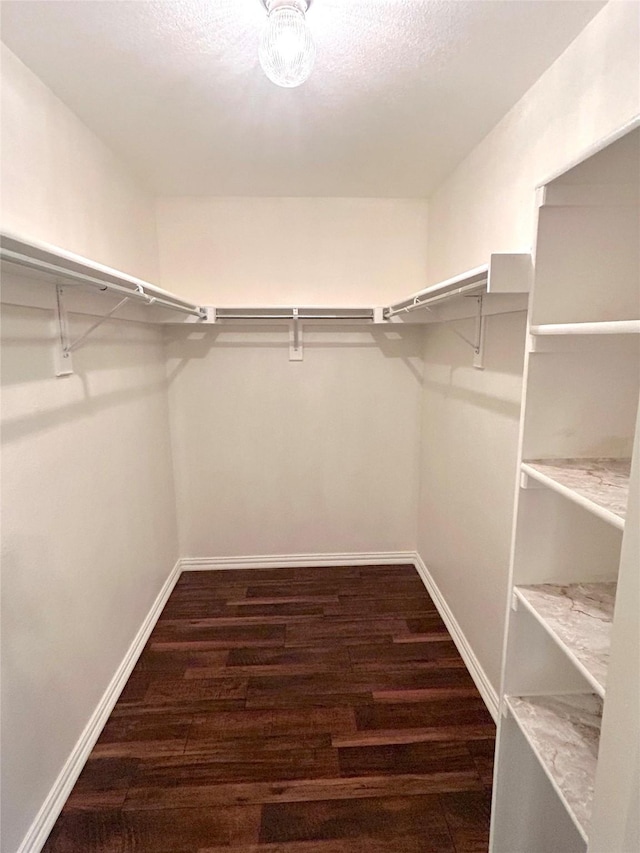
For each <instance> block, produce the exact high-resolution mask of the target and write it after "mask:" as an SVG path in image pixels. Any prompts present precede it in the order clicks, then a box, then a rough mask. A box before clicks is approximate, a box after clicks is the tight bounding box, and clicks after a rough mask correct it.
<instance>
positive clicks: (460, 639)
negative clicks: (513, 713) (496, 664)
mask: <svg viewBox="0 0 640 853" xmlns="http://www.w3.org/2000/svg"><path fill="white" fill-rule="evenodd" d="M413 562H414V563H415V566H416V569H417V570H418V574H419V575H420V577H421V578H422V581H423V583H424V585H425V587H426V588H427V592H428V593H429V595H430V596H431V598H432V600H433V603H434V604H435V606H436V607H437V609H438V613H439V614H440V616H441V617H442V621H443V622H444V624H445V625H446V626H447V630H448V631H449V633H450V634H451V637H452V639H453V642H454V643H455V644H456V647H457V649H458V651H459V652H460V657H461V658H462V660H463V661H464V662H465V664H466V665H467V669H468V670H469V673H470V675H471V677H472V678H473V680H474V682H475V685H476V687H477V688H478V690H479V692H480V695H481V696H482V698H483V699H484V703H485V705H486V706H487V708H488V709H489V713H490V714H491V716H492V717H493V719H494V722H496V723H497V722H498V707H499V700H498V694H497V692H496V691H495V689H494V688H493V685H492V684H491V682H490V681H489V679H488V677H487V674H486V672H485V671H484V669H483V668H482V666H481V664H480V661H479V660H478V658H477V657H476V655H475V653H474V651H473V649H472V648H471V646H470V644H469V641H468V640H467V638H466V637H465V635H464V633H463V631H462V628H461V627H460V625H459V624H458V620H457V619H456V617H455V616H454V615H453V612H452V611H451V608H450V607H449V605H448V604H447V602H446V601H445V599H444V597H443V595H442V593H441V592H440V590H439V589H438V586H437V585H436V582H435V581H434V579H433V578H432V576H431V573H430V572H429V570H428V569H427V567H426V566H425V564H424V561H423V560H422V557H421V556H420V554H418V553H417V552H416V553H415V554H414V555H413Z"/></svg>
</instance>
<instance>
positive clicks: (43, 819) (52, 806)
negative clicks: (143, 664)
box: [17, 560, 181, 853]
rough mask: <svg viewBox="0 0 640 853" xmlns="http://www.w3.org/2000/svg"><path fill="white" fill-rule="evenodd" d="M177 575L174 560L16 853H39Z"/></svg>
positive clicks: (169, 593) (178, 568)
mask: <svg viewBox="0 0 640 853" xmlns="http://www.w3.org/2000/svg"><path fill="white" fill-rule="evenodd" d="M180 572H181V569H180V560H178V562H177V563H176V564H175V566H174V567H173V569H172V570H171V574H170V575H169V577H168V578H167V580H166V581H165V583H164V585H163V587H162V589H161V590H160V592H159V593H158V596H157V598H156V600H155V601H154V602H153V604H152V606H151V609H150V610H149V612H148V613H147V615H146V617H145V620H144V622H143V623H142V625H141V626H140V630H139V631H138V633H137V634H136V636H135V637H134V640H133V642H132V643H131V645H130V646H129V649H128V650H127V653H126V655H125V656H124V658H123V660H122V663H121V664H120V666H119V667H118V669H117V671H116V673H115V675H114V676H113V678H112V679H111V682H110V684H109V686H108V687H107V689H106V690H105V692H104V694H103V696H102V698H101V699H100V702H99V703H98V706H97V708H96V709H95V711H94V712H93V714H92V715H91V717H90V719H89V722H88V723H87V725H86V726H85V729H84V731H83V732H82V734H81V735H80V738H79V739H78V742H77V743H76V745H75V746H74V748H73V750H72V751H71V754H70V755H69V757H68V759H67V760H66V762H65V764H64V767H63V768H62V770H61V771H60V774H59V775H58V778H57V779H56V781H55V782H54V783H53V787H52V788H51V790H50V791H49V793H48V795H47V797H46V799H45V801H44V803H43V804H42V806H41V808H40V811H39V812H38V814H37V815H36V817H35V819H34V821H33V823H32V824H31V826H30V827H29V830H28V832H27V834H26V835H25V837H24V838H23V840H22V843H21V845H20V847H19V848H18V850H17V853H39V851H40V850H41V849H42V847H43V845H44V843H45V841H46V840H47V837H48V835H49V833H50V832H51V830H52V829H53V825H54V823H55V822H56V820H57V819H58V815H59V814H60V812H61V811H62V807H63V806H64V804H65V802H66V800H67V797H68V796H69V794H70V793H71V789H72V788H73V786H74V785H75V783H76V779H77V778H78V776H79V775H80V771H81V770H82V768H83V767H84V764H85V762H86V760H87V758H88V757H89V753H90V752H91V750H92V749H93V747H94V744H95V742H96V741H97V740H98V737H99V736H100V732H101V731H102V729H103V727H104V724H105V723H106V722H107V719H108V718H109V714H110V713H111V711H112V710H113V706H114V705H115V704H116V702H117V701H118V697H119V696H120V693H121V692H122V689H123V688H124V686H125V684H126V683H127V679H128V678H129V676H130V675H131V671H132V670H133V668H134V666H135V665H136V662H137V660H138V658H139V657H140V653H141V652H142V650H143V648H144V645H145V643H146V642H147V639H148V638H149V635H150V634H151V631H152V630H153V627H154V625H155V624H156V622H157V620H158V617H159V616H160V614H161V613H162V609H163V607H164V605H165V604H166V602H167V599H168V598H169V596H170V595H171V592H172V590H173V587H174V586H175V584H176V581H177V580H178V578H179V577H180Z"/></svg>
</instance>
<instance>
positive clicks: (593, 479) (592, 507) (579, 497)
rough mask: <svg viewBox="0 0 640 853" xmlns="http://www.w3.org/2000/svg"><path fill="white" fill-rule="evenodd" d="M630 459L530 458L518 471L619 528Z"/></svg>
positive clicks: (626, 492) (624, 513)
mask: <svg viewBox="0 0 640 853" xmlns="http://www.w3.org/2000/svg"><path fill="white" fill-rule="evenodd" d="M630 469H631V460H630V459H609V458H596V459H530V460H528V461H527V462H523V463H522V468H521V470H522V473H523V474H526V475H527V476H529V477H531V478H532V479H534V480H537V481H538V482H539V483H542V484H543V485H544V486H546V487H547V488H549V489H553V490H554V491H556V492H558V493H559V494H561V495H563V496H564V497H566V498H568V499H569V500H571V501H573V502H574V503H577V504H579V505H580V506H582V507H583V508H584V509H586V510H588V511H589V512H592V513H593V514H594V515H597V516H598V517H599V518H602V519H604V521H607V522H609V524H612V525H613V526H614V527H617V528H619V529H620V530H622V529H624V520H625V515H626V510H627V500H628V496H629V473H630Z"/></svg>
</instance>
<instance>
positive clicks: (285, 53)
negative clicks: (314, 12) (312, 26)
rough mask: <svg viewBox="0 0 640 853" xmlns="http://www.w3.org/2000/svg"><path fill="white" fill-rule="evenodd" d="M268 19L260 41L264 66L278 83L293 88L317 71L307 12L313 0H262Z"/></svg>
mask: <svg viewBox="0 0 640 853" xmlns="http://www.w3.org/2000/svg"><path fill="white" fill-rule="evenodd" d="M262 2H263V4H264V6H265V7H266V10H267V14H268V16H269V17H268V19H267V23H266V26H265V28H264V32H263V33H262V39H261V40H260V50H259V54H258V55H259V57H260V65H262V70H263V71H264V73H265V74H266V75H267V77H268V78H269V80H271V81H272V82H273V83H275V84H276V85H277V86H285V87H287V88H293V87H294V86H299V85H300V84H301V83H304V81H305V80H306V79H307V77H308V76H309V75H310V74H311V71H312V70H313V63H314V61H315V58H316V46H315V44H314V43H313V39H312V38H311V33H310V32H309V27H308V26H307V21H306V18H305V14H306V12H307V9H308V8H309V6H310V4H311V0H262Z"/></svg>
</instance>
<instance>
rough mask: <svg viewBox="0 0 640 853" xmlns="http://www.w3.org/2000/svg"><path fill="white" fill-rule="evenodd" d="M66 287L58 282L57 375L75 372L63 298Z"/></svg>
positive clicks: (68, 374)
mask: <svg viewBox="0 0 640 853" xmlns="http://www.w3.org/2000/svg"><path fill="white" fill-rule="evenodd" d="M63 293H64V288H63V287H62V285H61V284H56V321H57V323H56V333H57V346H56V349H55V370H56V376H70V375H71V374H72V373H73V359H72V358H71V351H70V350H69V322H68V319H67V312H66V309H65V307H64V300H63Z"/></svg>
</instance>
